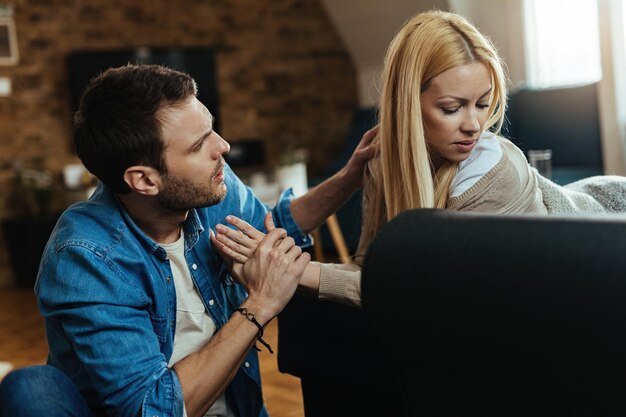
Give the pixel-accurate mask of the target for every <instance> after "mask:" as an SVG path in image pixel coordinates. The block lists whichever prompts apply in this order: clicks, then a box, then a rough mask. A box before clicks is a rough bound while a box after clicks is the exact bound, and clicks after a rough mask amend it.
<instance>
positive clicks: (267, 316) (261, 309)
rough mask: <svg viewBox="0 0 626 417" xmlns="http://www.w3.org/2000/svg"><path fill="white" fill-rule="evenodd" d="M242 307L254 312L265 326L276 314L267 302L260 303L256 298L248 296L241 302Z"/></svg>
mask: <svg viewBox="0 0 626 417" xmlns="http://www.w3.org/2000/svg"><path fill="white" fill-rule="evenodd" d="M241 308H245V309H246V310H247V311H248V312H249V313H251V314H254V317H256V319H257V321H258V322H259V323H260V324H261V326H263V327H265V326H267V324H268V323H269V322H270V321H272V319H273V318H274V317H275V316H276V314H274V313H273V311H272V310H271V309H270V308H268V306H267V303H260V302H257V301H256V300H254V299H250V298H248V299H247V300H246V301H244V302H243V304H241Z"/></svg>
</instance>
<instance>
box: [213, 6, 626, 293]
mask: <svg viewBox="0 0 626 417" xmlns="http://www.w3.org/2000/svg"><path fill="white" fill-rule="evenodd" d="M505 109H506V80H505V76H504V71H503V68H502V62H501V60H500V58H499V57H498V54H497V52H496V50H495V48H494V47H493V45H492V44H491V42H490V41H489V40H488V39H487V38H486V37H485V36H483V35H482V34H481V33H480V32H479V31H478V30H477V29H476V28H475V27H474V26H472V25H471V24H470V23H468V22H467V21H466V20H465V19H464V18H462V17H461V16H459V15H456V14H453V13H446V12H441V11H430V12H425V13H421V14H418V15H416V16H415V17H413V18H412V19H410V20H409V21H408V22H407V23H405V24H404V26H403V27H402V28H401V29H400V31H399V32H398V34H397V35H396V36H395V38H394V39H393V41H392V42H391V45H390V46H389V49H388V51H387V56H386V58H385V67H384V71H383V89H382V94H381V100H380V121H379V122H380V123H379V131H378V135H377V138H376V139H375V140H377V141H378V142H379V146H380V157H378V158H375V159H372V160H371V161H370V162H369V164H368V166H367V169H366V172H365V177H364V193H363V228H362V230H361V239H360V242H359V247H358V250H357V253H356V255H355V258H354V264H350V265H335V264H319V263H315V262H312V263H311V264H310V265H309V267H308V268H307V270H306V272H305V274H304V276H303V278H302V280H301V285H302V286H303V287H304V288H307V289H309V290H311V291H313V292H317V293H318V294H319V297H320V298H328V299H333V300H336V301H340V302H344V303H348V304H353V305H359V304H360V265H361V262H362V260H363V256H364V254H365V251H366V249H367V247H368V245H369V244H370V242H371V241H372V239H373V238H374V236H375V235H376V233H377V231H378V230H379V229H380V228H381V227H382V226H383V225H384V224H385V223H387V222H388V221H389V220H390V219H393V218H394V217H395V216H397V215H398V214H400V213H401V212H403V211H405V210H409V209H415V208H433V207H434V208H442V209H444V208H445V209H452V210H467V211H482V212H490V213H508V214H546V213H548V212H550V211H552V212H566V211H567V210H561V209H559V210H556V209H555V210H550V209H551V208H553V207H554V206H555V204H556V205H559V204H561V203H562V201H568V202H572V201H573V202H574V203H576V202H578V204H574V205H573V206H572V207H569V208H570V209H571V210H570V211H577V210H580V209H585V210H594V211H604V210H603V207H602V205H600V204H597V202H596V201H595V200H594V199H593V198H592V197H590V196H588V195H586V194H584V193H577V192H570V191H565V190H561V189H560V188H559V187H558V186H556V184H553V183H550V182H549V181H547V180H546V179H544V178H542V177H540V176H539V175H538V174H537V172H536V171H535V170H533V169H531V168H530V166H529V165H528V163H527V161H526V158H525V156H524V154H523V153H522V152H521V151H520V150H519V149H518V148H517V147H516V146H515V145H513V144H512V143H511V142H510V141H508V140H507V139H504V138H502V137H500V136H497V134H498V132H499V131H500V128H501V127H502V124H503V122H504V114H505ZM368 134H371V133H368ZM366 135H367V134H366ZM622 185H623V182H621V183H620V186H622ZM583 188H584V187H583ZM542 190H546V191H547V193H548V198H546V196H544V194H543V193H542ZM621 190H622V193H624V191H623V190H626V186H625V187H624V188H621ZM582 191H584V190H582ZM566 194H567V195H566ZM622 195H626V193H624V194H622ZM558 207H561V206H560V205H559V206H558ZM624 208H626V205H624ZM228 221H229V223H231V224H232V225H234V226H236V227H237V228H239V229H240V230H241V231H242V232H243V233H237V232H235V231H233V230H231V229H229V228H227V227H224V226H219V227H218V228H217V231H218V235H217V241H219V242H220V243H221V245H219V244H218V247H220V248H222V250H223V251H224V253H225V254H226V255H227V256H231V257H233V258H234V259H235V260H237V261H239V262H245V260H246V259H247V257H248V256H250V254H251V253H252V251H253V250H254V248H255V247H256V245H257V241H259V240H260V239H261V238H262V236H263V234H261V233H260V232H258V231H256V230H255V229H253V228H251V227H250V226H249V225H247V224H245V223H243V222H241V221H240V220H238V219H236V218H231V219H229V220H228ZM266 226H269V227H270V228H271V227H273V226H272V225H271V224H269V223H267V224H266ZM217 241H216V243H217Z"/></svg>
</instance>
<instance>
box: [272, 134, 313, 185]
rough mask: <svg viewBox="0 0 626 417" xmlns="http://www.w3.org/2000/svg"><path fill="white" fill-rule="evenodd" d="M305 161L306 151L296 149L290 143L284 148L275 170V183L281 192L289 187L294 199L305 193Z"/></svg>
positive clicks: (306, 183)
mask: <svg viewBox="0 0 626 417" xmlns="http://www.w3.org/2000/svg"><path fill="white" fill-rule="evenodd" d="M306 159H307V151H306V149H302V148H296V147H295V146H294V145H293V144H291V143H289V144H287V146H285V150H284V152H283V153H282V154H281V156H280V159H279V161H278V167H277V168H276V181H277V182H278V185H279V187H280V189H281V190H285V189H287V188H290V187H291V188H292V189H293V193H294V195H295V196H296V197H300V196H302V195H304V194H305V193H306V192H307V190H308V181H307V172H306Z"/></svg>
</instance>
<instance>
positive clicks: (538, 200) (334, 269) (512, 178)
mask: <svg viewBox="0 0 626 417" xmlns="http://www.w3.org/2000/svg"><path fill="white" fill-rule="evenodd" d="M498 140H499V142H500V147H501V149H502V157H501V158H500V161H498V163H497V164H496V165H495V166H494V167H493V168H492V169H491V170H490V171H489V172H487V174H485V175H484V176H483V177H482V178H481V179H480V180H478V182H476V183H475V184H474V185H473V186H472V187H470V188H469V189H468V190H466V191H465V192H464V193H463V194H461V195H459V196H457V197H453V198H450V199H449V200H448V203H447V209H450V210H463V211H476V212H486V213H507V214H545V213H547V210H546V207H545V206H544V204H543V202H542V194H541V190H540V189H539V185H538V178H537V175H536V173H535V172H533V170H532V169H531V168H530V166H529V165H528V162H527V161H526V157H525V156H524V154H523V153H522V151H520V150H519V149H518V148H517V147H516V146H515V145H514V144H513V143H511V142H510V141H508V140H507V139H504V138H500V137H498ZM368 169H369V170H370V172H371V173H372V175H371V179H368V180H366V181H365V183H364V184H363V203H362V207H363V226H362V228H361V238H360V240H359V246H358V249H357V251H356V254H355V255H354V263H352V264H319V265H320V288H319V298H321V299H329V300H333V301H338V302H341V303H344V304H348V305H354V306H360V305H361V264H362V262H363V257H364V256H365V252H366V250H367V248H368V246H369V244H370V243H371V241H372V240H373V238H374V236H375V235H376V230H373V229H372V227H371V225H372V222H371V221H368V219H371V218H372V216H373V214H372V211H373V210H372V207H371V205H370V201H371V199H372V195H373V193H374V190H375V189H376V187H375V181H376V178H380V160H379V159H374V160H372V161H370V163H369V166H368Z"/></svg>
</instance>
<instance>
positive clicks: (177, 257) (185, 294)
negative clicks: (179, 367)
mask: <svg viewBox="0 0 626 417" xmlns="http://www.w3.org/2000/svg"><path fill="white" fill-rule="evenodd" d="M160 245H161V247H163V249H165V251H166V252H167V257H168V258H169V260H170V267H171V268H172V276H173V279H174V287H175V289H176V333H174V349H173V352H172V357H171V358H170V362H169V363H168V366H169V367H170V368H171V367H172V366H174V364H175V363H176V362H178V361H179V360H181V359H183V358H184V357H185V356H187V355H189V354H190V353H192V352H196V351H198V350H200V348H201V347H202V346H204V345H206V344H207V343H208V342H209V339H211V337H212V336H213V334H214V333H215V331H216V327H215V322H214V321H213V319H212V318H211V316H209V313H208V312H207V310H206V308H205V307H204V304H203V303H202V299H201V298H200V294H199V293H198V290H196V287H195V285H194V283H193V280H192V279H191V274H190V273H189V267H188V266H187V262H186V261H185V237H184V233H183V232H182V230H181V232H180V238H179V239H178V240H177V241H176V242H174V243H168V244H165V243H160ZM207 372H211V370H210V369H208V370H207ZM183 415H184V417H187V410H184V414H183ZM204 417H234V413H233V411H232V410H231V409H230V408H228V405H227V404H226V398H225V397H224V394H222V395H221V396H220V398H218V399H217V401H215V403H213V405H212V406H211V408H209V410H208V411H207V412H206V414H205V415H204Z"/></svg>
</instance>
